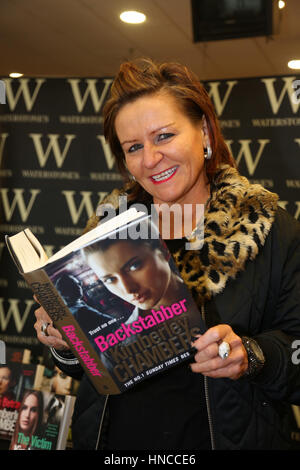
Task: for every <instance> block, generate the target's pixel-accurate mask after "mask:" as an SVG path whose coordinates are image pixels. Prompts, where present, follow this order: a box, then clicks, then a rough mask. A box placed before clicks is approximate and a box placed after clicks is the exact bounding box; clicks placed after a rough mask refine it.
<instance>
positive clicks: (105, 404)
mask: <svg viewBox="0 0 300 470" xmlns="http://www.w3.org/2000/svg"><path fill="white" fill-rule="evenodd" d="M108 397H109V395H106V397H105V402H104V407H103V411H102V415H101V420H100V424H99V431H98V437H97V442H96V447H95V450H98V446H99V442H100V436H101V432H102V426H103V421H104V416H105V412H106V407H107V402H108Z"/></svg>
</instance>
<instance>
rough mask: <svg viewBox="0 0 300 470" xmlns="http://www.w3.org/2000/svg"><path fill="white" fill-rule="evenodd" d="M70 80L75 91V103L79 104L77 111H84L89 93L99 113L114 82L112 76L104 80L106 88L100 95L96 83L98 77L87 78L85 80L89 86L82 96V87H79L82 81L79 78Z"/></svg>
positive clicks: (73, 91) (96, 111)
mask: <svg viewBox="0 0 300 470" xmlns="http://www.w3.org/2000/svg"><path fill="white" fill-rule="evenodd" d="M68 82H69V83H70V85H71V89H72V93H73V96H74V99H75V103H76V106H77V111H78V112H79V113H81V112H82V111H83V108H84V106H85V104H86V102H87V99H88V97H89V95H90V96H91V99H92V103H93V106H94V110H95V113H98V112H99V111H100V109H101V106H102V104H103V102H104V99H105V97H106V95H107V92H108V90H109V87H110V84H111V82H112V78H111V79H104V80H103V82H104V88H103V90H102V92H101V95H100V96H99V95H98V91H97V88H96V84H97V82H98V80H96V79H86V80H85V82H86V83H87V87H86V90H85V92H84V95H83V96H81V92H80V89H79V82H80V80H79V79H70V80H68Z"/></svg>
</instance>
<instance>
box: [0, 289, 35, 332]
mask: <svg viewBox="0 0 300 470" xmlns="http://www.w3.org/2000/svg"><path fill="white" fill-rule="evenodd" d="M8 302H9V308H8V311H7V313H6V312H5V309H4V298H3V297H0V330H1V331H6V328H7V326H8V324H9V321H10V319H11V318H13V319H14V321H15V326H16V330H17V332H18V333H21V332H22V330H23V328H24V325H25V323H26V320H27V318H28V315H29V313H30V310H31V307H32V306H33V304H34V300H25V310H24V312H23V315H21V313H20V309H19V302H20V300H19V299H8Z"/></svg>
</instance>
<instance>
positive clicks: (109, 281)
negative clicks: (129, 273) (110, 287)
mask: <svg viewBox="0 0 300 470" xmlns="http://www.w3.org/2000/svg"><path fill="white" fill-rule="evenodd" d="M114 281H115V278H114V277H113V276H111V277H107V278H105V279H103V282H104V284H113V283H114Z"/></svg>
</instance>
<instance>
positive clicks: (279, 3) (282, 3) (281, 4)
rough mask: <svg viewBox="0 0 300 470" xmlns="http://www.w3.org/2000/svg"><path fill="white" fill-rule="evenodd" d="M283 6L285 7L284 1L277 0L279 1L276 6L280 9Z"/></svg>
mask: <svg viewBox="0 0 300 470" xmlns="http://www.w3.org/2000/svg"><path fill="white" fill-rule="evenodd" d="M284 7H285V2H284V1H283V0H279V1H278V8H279V9H280V10H282V8H284Z"/></svg>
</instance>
